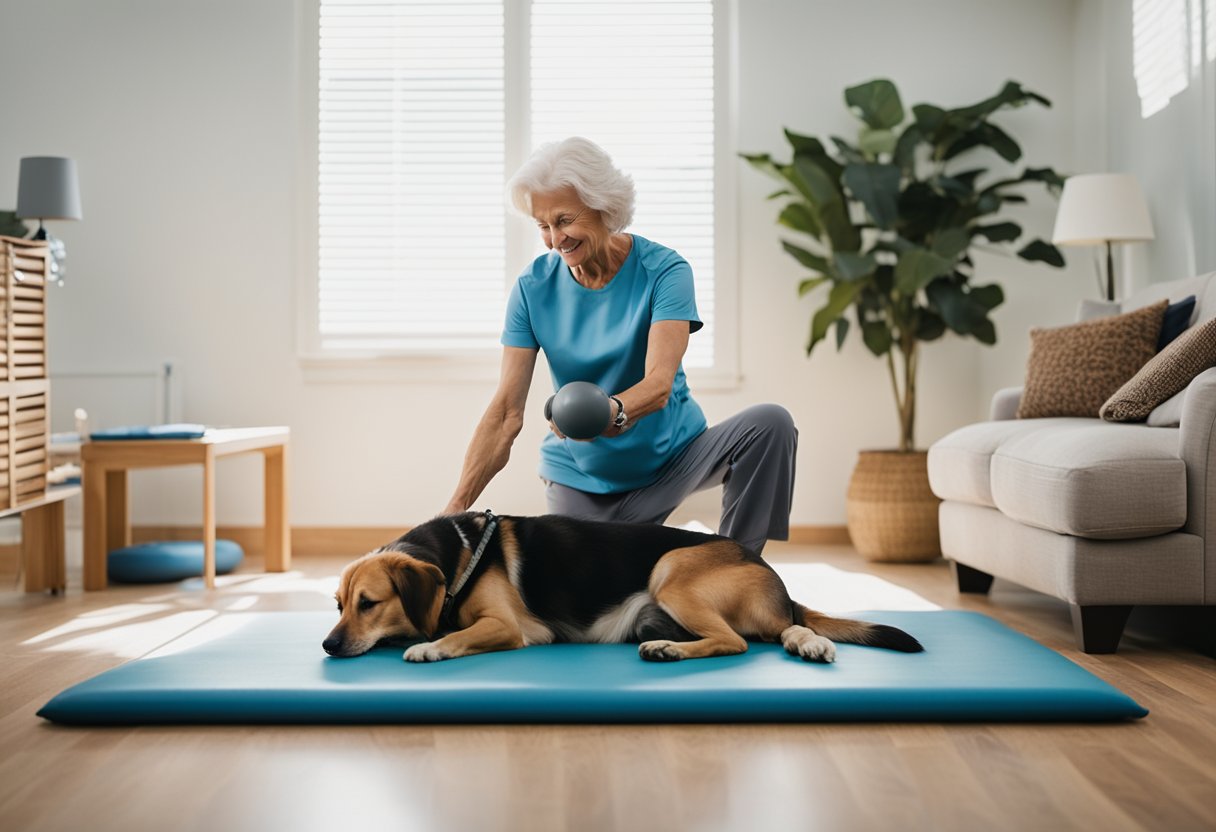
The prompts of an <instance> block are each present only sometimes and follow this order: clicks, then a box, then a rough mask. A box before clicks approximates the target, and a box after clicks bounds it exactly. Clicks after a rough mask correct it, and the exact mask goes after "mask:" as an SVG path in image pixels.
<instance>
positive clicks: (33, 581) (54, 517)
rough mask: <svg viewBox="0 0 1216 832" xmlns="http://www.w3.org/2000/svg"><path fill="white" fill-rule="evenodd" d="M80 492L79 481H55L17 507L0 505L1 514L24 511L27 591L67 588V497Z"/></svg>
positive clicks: (23, 559) (23, 566)
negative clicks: (65, 501) (72, 483)
mask: <svg viewBox="0 0 1216 832" xmlns="http://www.w3.org/2000/svg"><path fill="white" fill-rule="evenodd" d="M79 493H80V486H79V485H55V486H51V487H50V488H48V489H46V491H45V492H43V493H42V494H38V495H29V497H27V499H26V501H25V502H24V503H22V504H21V505H19V506H15V507H13V508H4V509H0V517H11V516H12V515H14V514H20V515H21V573H22V577H23V583H24V584H25V586H24V589H25V591H26V592H42V591H44V590H47V589H49V590H50V591H51V592H53V593H56V594H58V593H60V592H62V591H63V590H65V589H67V569H66V567H65V565H64V564H65V561H66V556H65V549H66V541H65V537H64V529H63V501H64V500H66V499H67V498H68V497H75V496H76V495H77V494H79Z"/></svg>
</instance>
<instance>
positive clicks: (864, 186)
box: [844, 162, 899, 229]
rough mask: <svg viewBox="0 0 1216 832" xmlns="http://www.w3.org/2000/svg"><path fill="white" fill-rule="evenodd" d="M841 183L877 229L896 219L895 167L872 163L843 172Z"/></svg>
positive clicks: (846, 169) (857, 165)
mask: <svg viewBox="0 0 1216 832" xmlns="http://www.w3.org/2000/svg"><path fill="white" fill-rule="evenodd" d="M844 184H845V185H846V186H847V187H848V189H849V190H850V191H851V192H852V193H853V196H855V197H857V198H858V199H859V200H861V203H862V204H863V205H865V206H866V212H867V213H868V214H869V215H870V217H871V218H872V219H873V220H874V224H875V225H877V226H878V227H879V228H884V229H886V228H891V227H892V226H893V225H894V224H895V220H896V219H897V218H898V217H899V168H898V167H896V166H895V165H883V164H873V163H868V162H867V163H863V164H852V165H848V166H847V167H846V168H845V169H844Z"/></svg>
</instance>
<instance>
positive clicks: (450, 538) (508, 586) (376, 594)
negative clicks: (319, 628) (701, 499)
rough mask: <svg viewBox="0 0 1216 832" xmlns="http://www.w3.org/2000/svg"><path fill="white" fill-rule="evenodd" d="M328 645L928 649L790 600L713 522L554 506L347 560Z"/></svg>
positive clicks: (455, 520) (646, 650) (450, 525)
mask: <svg viewBox="0 0 1216 832" xmlns="http://www.w3.org/2000/svg"><path fill="white" fill-rule="evenodd" d="M335 599H336V600H337V602H338V612H339V613H340V614H341V618H340V620H339V621H338V624H337V626H335V627H334V628H333V631H332V632H330V634H329V635H328V636H327V637H326V638H325V640H324V642H322V647H323V649H324V650H325V652H327V653H329V654H330V655H331V656H336V657H348V656H358V655H360V654H362V653H366V652H367V651H368V650H370V649H372V648H373V647H375V646H376V645H377V644H380V643H382V642H384V643H394V642H397V643H404V642H409V641H414V642H418V643H415V644H412V645H411V646H410V647H409V648H408V649H406V651H405V654H404V656H403V658H404V659H405V660H406V661H410V662H432V661H441V660H444V659H454V658H458V657H460V656H471V655H475V654H477V653H486V652H490V651H495V650H514V649H516V648H519V647H525V646H527V645H530V644H547V643H550V642H554V641H569V642H599V643H637V644H638V653H639V655H640V656H641V657H642V658H643V659H646V660H648V661H678V660H680V659H697V658H704V657H707V656H727V655H732V654H735V653H742V652H744V651H746V650H747V643H748V639H752V640H759V641H768V642H776V641H780V642H781V644H782V646H784V647H785V649H786V651H787V652H789V653H791V654H793V655H795V656H800V657H802V658H803V659H806V660H807V661H815V662H832V661H835V659H836V647H835V644H834V643H833V642H843V643H849V644H864V645H869V646H871V647H884V648H888V649H891V650H899V651H902V652H905V653H917V652H920V651H921V650H923V649H924V648H923V647H922V646H921V645H920V643H919V642H918V641H917V640H916V639H915V638H913V637H912V636H911V635H909V634H908V633H905V632H904V631H903V630H899V629H897V628H895V627H889V626H887V625H884V624H870V623H867V622H863V621H852V620H849V619H843V618H833V617H831V616H828V615H824V614H823V613H819V612H815V611H814V610H810V609H807V608H806V607H804V606H803V605H801V604H799V603H797V602H795V601H792V600H791V599H790V596H789V593H788V592H787V591H786V588H785V584H784V583H782V581H781V578H780V577H779V576H778V575H777V573H776V572H775V571H773V568H772V567H771V566H769V565H768V563H766V562H765V561H764V559H763V558H761V557H760V555H758V554H756V553H755V552H752V551H751V550H749V549H747V548H745V547H744V546H742V545H740V544H739V543H737V542H736V541H734V540H732V539H730V538H728V537H723V536H721V535H715V534H702V533H700V532H694V531H687V530H684V529H676V528H671V527H668V526H659V525H651V524H634V523H605V522H597V521H590V520H577V519H573V518H569V517H562V516H557V515H545V516H541V517H511V516H505V515H504V516H496V515H494V514H492V513H491V512H488V511H487V512H484V513H475V512H466V513H464V514H455V515H448V516H440V517H436V518H435V519H433V520H430V521H428V522H426V523H424V524H422V525H420V526H417V527H416V528H414V529H412V530H410V531H409V532H408V533H406V534H404V535H402V536H401V537H400V538H398V539H397V540H395V541H393V542H392V543H390V544H388V545H387V546H383V547H381V548H379V549H377V550H375V551H373V552H370V553H368V554H366V555H364V556H363V557H361V558H359V559H358V560H356V561H354V562H353V563H351V564H349V565H348V566H347V567H346V569H345V570H343V572H342V576H341V578H340V580H339V582H338V591H337V593H336V595H335Z"/></svg>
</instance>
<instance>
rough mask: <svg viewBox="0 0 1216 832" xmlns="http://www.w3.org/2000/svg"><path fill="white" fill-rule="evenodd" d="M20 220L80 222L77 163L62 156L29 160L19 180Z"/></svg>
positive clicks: (29, 158)
mask: <svg viewBox="0 0 1216 832" xmlns="http://www.w3.org/2000/svg"><path fill="white" fill-rule="evenodd" d="M17 216H18V217H19V218H20V219H31V220H78V219H82V218H83V216H84V215H83V214H82V213H81V210H80V188H79V187H77V184H76V162H75V161H74V160H72V159H65V158H63V157H62V156H26V157H25V158H24V159H22V160H21V172H20V176H19V178H18V179H17Z"/></svg>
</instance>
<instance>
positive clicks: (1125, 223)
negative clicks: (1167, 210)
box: [1051, 173, 1155, 301]
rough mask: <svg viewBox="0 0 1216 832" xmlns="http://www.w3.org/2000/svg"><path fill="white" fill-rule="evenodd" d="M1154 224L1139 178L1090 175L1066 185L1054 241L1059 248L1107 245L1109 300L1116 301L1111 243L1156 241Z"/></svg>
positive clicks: (1110, 174)
mask: <svg viewBox="0 0 1216 832" xmlns="http://www.w3.org/2000/svg"><path fill="white" fill-rule="evenodd" d="M1154 236H1155V235H1154V234H1153V221H1152V220H1151V219H1150V218H1149V215H1148V206H1147V205H1146V204H1145V202H1144V194H1143V193H1142V192H1141V190H1140V185H1139V183H1137V182H1136V177H1134V176H1132V175H1131V174H1126V173H1090V174H1082V175H1078V176H1070V177H1068V179H1066V180H1065V181H1064V193H1063V194H1061V195H1060V210H1059V212H1058V213H1057V214H1056V227H1055V232H1054V233H1053V234H1052V238H1051V241H1052V242H1053V243H1055V244H1056V245H1058V246H1093V245H1098V244H1099V243H1105V244H1106V299H1107V300H1109V301H1113V300H1114V299H1115V261H1114V258H1113V257H1112V256H1111V243H1128V242H1139V241H1144V240H1151V239H1153V238H1154Z"/></svg>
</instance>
